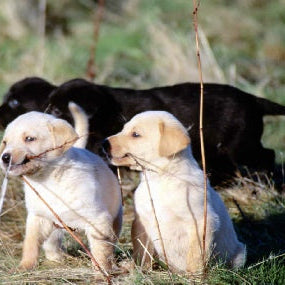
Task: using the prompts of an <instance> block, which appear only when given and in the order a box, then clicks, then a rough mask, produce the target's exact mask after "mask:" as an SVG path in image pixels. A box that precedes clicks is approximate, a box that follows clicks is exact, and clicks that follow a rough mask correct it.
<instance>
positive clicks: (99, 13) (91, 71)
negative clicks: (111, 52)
mask: <svg viewBox="0 0 285 285" xmlns="http://www.w3.org/2000/svg"><path fill="white" fill-rule="evenodd" d="M98 2H99V4H98V9H97V10H96V13H95V15H94V33H93V38H94V42H93V44H92V46H91V48H90V56H89V60H88V62H87V70H86V75H87V78H88V79H90V80H92V81H93V80H94V79H95V77H96V63H95V60H96V49H97V43H98V37H99V31H100V24H101V21H102V17H103V12H104V4H105V0H99V1H98Z"/></svg>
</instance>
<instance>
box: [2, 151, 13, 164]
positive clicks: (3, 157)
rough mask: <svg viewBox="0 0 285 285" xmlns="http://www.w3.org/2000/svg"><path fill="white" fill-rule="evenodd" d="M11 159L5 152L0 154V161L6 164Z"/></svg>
mask: <svg viewBox="0 0 285 285" xmlns="http://www.w3.org/2000/svg"><path fill="white" fill-rule="evenodd" d="M10 160H11V154H10V153H8V152H6V153H4V154H3V155H2V161H3V162H4V163H6V164H8V163H10Z"/></svg>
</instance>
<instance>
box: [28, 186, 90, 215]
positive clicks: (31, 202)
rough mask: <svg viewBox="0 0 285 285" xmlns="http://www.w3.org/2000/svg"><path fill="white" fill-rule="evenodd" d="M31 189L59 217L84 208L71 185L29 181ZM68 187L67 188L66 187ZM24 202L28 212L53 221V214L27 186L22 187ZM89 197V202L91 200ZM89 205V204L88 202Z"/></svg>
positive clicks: (82, 200) (82, 202)
mask: <svg viewBox="0 0 285 285" xmlns="http://www.w3.org/2000/svg"><path fill="white" fill-rule="evenodd" d="M29 182H30V183H31V185H32V187H33V188H34V189H35V190H36V191H37V192H38V193H39V195H40V196H41V197H42V198H43V200H44V201H45V202H46V203H47V204H48V205H49V206H50V207H51V208H52V209H53V210H54V211H55V212H56V213H57V214H58V215H61V216H68V217H69V216H70V212H72V211H73V210H76V209H80V208H85V207H87V206H88V205H85V204H84V203H85V202H84V201H88V200H87V199H86V200H85V199H82V197H79V195H78V193H77V191H76V188H75V187H74V186H71V185H61V184H59V183H56V182H55V183H52V182H50V183H48V184H45V183H37V182H35V181H29ZM68 186H69V187H68ZM24 190H25V200H26V207H27V210H28V212H33V213H34V214H36V215H40V216H43V217H46V218H50V219H54V216H53V214H52V213H51V211H50V210H49V209H48V207H47V206H46V205H45V204H44V202H43V201H41V199H40V198H39V197H38V196H37V195H36V194H35V192H34V191H33V190H32V189H31V188H30V186H28V185H26V184H25V185H24ZM91 199H92V197H90V199H89V200H91ZM88 203H89V202H88Z"/></svg>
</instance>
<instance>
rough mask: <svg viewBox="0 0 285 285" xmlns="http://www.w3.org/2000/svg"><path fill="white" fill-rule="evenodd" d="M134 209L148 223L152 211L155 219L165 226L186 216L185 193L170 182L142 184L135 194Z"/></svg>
mask: <svg viewBox="0 0 285 285" xmlns="http://www.w3.org/2000/svg"><path fill="white" fill-rule="evenodd" d="M177 190H179V191H177ZM152 203H153V205H152ZM135 207H136V212H137V213H138V214H139V215H140V216H141V217H142V218H143V219H144V220H146V221H148V222H150V223H151V221H152V220H153V219H151V217H154V215H153V214H154V210H155V212H156V215H157V218H158V219H159V220H161V222H162V223H166V224H167V223H172V222H175V221H177V220H180V221H181V220H184V218H185V219H187V216H188V211H187V198H186V191H184V190H183V189H179V185H176V184H175V183H174V182H173V181H171V180H168V181H160V180H154V181H150V182H148V184H146V183H145V182H142V183H141V184H140V185H139V187H138V188H137V190H136V192H135Z"/></svg>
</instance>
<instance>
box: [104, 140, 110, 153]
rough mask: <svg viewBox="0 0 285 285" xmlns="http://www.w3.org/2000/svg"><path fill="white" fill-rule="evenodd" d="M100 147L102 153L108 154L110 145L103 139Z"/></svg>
mask: <svg viewBox="0 0 285 285" xmlns="http://www.w3.org/2000/svg"><path fill="white" fill-rule="evenodd" d="M102 147H103V151H104V152H105V153H107V154H109V153H110V150H111V145H110V143H109V140H108V139H104V141H103V143H102Z"/></svg>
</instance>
